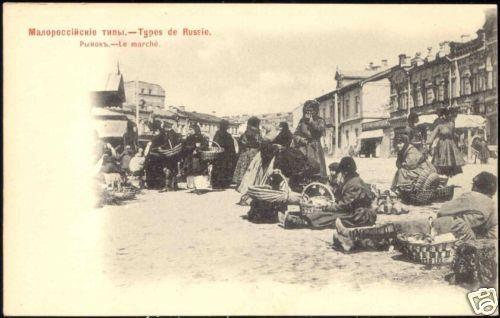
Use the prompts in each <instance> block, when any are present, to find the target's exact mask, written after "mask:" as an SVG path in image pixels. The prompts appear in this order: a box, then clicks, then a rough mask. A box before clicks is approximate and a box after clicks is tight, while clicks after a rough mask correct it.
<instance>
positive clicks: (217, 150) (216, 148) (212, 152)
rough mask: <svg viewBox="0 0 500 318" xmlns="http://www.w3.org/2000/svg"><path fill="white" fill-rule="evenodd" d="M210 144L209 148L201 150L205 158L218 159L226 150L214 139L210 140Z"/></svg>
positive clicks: (201, 155)
mask: <svg viewBox="0 0 500 318" xmlns="http://www.w3.org/2000/svg"><path fill="white" fill-rule="evenodd" d="M209 142H210V144H211V145H210V146H209V147H208V149H205V150H202V149H200V150H199V153H200V157H201V159H203V160H214V159H217V157H218V156H219V155H220V154H221V153H223V152H224V148H222V147H221V146H220V145H219V144H218V143H216V142H215V141H213V140H210V141H209Z"/></svg>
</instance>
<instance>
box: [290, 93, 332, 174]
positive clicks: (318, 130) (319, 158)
mask: <svg viewBox="0 0 500 318" xmlns="http://www.w3.org/2000/svg"><path fill="white" fill-rule="evenodd" d="M318 113H319V103H318V102H317V101H315V100H308V101H307V102H305V104H304V108H303V117H302V118H301V119H300V121H299V124H298V125H297V129H296V130H295V133H294V136H293V141H294V145H295V147H296V148H298V149H299V150H300V151H301V152H302V153H303V154H304V155H305V156H306V157H307V160H308V162H309V163H310V165H311V166H313V167H314V170H315V172H316V174H319V175H320V176H321V178H326V177H327V170H326V163H325V154H324V153H323V146H322V145H321V137H322V136H323V135H324V134H325V121H324V120H323V118H321V117H319V115H318Z"/></svg>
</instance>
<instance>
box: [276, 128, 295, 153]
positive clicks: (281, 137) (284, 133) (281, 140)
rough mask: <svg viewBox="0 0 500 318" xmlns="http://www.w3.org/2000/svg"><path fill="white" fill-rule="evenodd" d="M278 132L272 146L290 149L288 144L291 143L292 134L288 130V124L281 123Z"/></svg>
mask: <svg viewBox="0 0 500 318" xmlns="http://www.w3.org/2000/svg"><path fill="white" fill-rule="evenodd" d="M279 128H280V132H279V134H278V136H276V138H274V140H273V144H275V145H279V146H278V148H280V149H282V148H288V147H290V144H291V143H292V139H293V134H292V132H291V131H290V128H288V123H287V122H285V121H282V122H281V123H280V125H279Z"/></svg>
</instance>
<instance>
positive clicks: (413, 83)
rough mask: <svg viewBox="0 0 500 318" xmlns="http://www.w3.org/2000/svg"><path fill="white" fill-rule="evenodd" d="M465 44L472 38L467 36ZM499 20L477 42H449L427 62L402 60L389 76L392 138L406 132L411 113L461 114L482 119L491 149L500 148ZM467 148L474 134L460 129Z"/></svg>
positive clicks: (491, 18)
mask: <svg viewBox="0 0 500 318" xmlns="http://www.w3.org/2000/svg"><path fill="white" fill-rule="evenodd" d="M463 39H467V37H465V36H463ZM497 74H498V66H497V17H496V11H495V10H493V11H488V12H487V13H486V22H485V23H484V25H483V27H482V28H481V29H479V30H478V31H477V36H476V37H475V38H474V39H473V40H464V41H463V42H443V43H441V44H440V48H439V51H438V52H437V54H434V53H433V52H432V49H431V48H428V53H427V55H426V56H425V57H423V56H422V55H421V53H419V52H417V53H416V54H415V56H414V57H413V58H410V57H408V56H406V55H405V54H401V55H400V56H399V65H398V66H396V67H394V68H393V71H392V72H391V74H390V76H389V80H390V84H391V101H390V105H391V107H390V109H391V111H390V120H389V123H390V127H391V130H392V131H391V134H392V137H393V136H394V134H395V132H397V130H398V129H400V128H402V127H404V126H406V123H407V121H406V119H407V116H408V114H409V112H410V110H411V111H413V112H415V113H417V114H418V115H427V114H435V113H436V110H437V109H439V108H441V107H450V108H451V109H453V110H455V111H456V112H457V113H459V114H471V115H481V116H483V117H485V118H486V119H487V125H486V127H484V130H485V131H484V132H483V133H485V134H486V137H487V140H488V142H489V143H490V144H494V145H496V144H497V142H498V141H497V135H498V112H497V109H498V102H497V100H498V98H497V81H498V78H497V76H498V75H497ZM456 133H457V135H458V136H459V137H458V139H459V140H460V142H461V143H463V144H465V145H468V142H469V141H470V140H471V129H467V128H460V129H456Z"/></svg>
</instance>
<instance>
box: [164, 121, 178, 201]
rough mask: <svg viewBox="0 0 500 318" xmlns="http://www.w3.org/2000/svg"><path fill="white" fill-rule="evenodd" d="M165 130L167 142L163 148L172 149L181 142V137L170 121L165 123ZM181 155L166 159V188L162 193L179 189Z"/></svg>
mask: <svg viewBox="0 0 500 318" xmlns="http://www.w3.org/2000/svg"><path fill="white" fill-rule="evenodd" d="M163 126H164V129H165V142H164V144H163V148H165V149H172V148H174V147H175V146H177V145H178V144H180V142H181V136H180V135H179V134H178V133H177V132H176V131H175V130H174V124H173V123H172V122H169V121H165V122H164V125H163ZM178 162H179V155H174V156H173V157H169V158H167V159H166V162H165V167H164V170H163V171H164V173H165V187H164V188H163V189H162V190H161V192H166V191H176V190H177V189H178V187H177V174H178V173H179V169H178V164H177V163H178Z"/></svg>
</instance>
